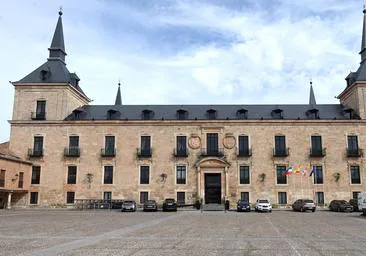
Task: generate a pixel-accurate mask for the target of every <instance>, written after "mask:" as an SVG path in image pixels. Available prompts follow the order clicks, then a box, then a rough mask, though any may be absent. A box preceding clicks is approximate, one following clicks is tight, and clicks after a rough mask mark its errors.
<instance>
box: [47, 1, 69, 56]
mask: <svg viewBox="0 0 366 256" xmlns="http://www.w3.org/2000/svg"><path fill="white" fill-rule="evenodd" d="M58 14H59V17H58V21H57V25H56V29H55V32H54V34H53V38H52V42H51V46H50V48H48V50H49V51H50V55H49V58H48V60H61V61H62V62H64V63H65V56H66V55H67V54H66V51H65V43H64V31H63V28H62V17H61V16H62V14H63V13H62V8H60V11H59V12H58Z"/></svg>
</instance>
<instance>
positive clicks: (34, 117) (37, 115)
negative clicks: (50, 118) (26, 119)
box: [31, 112, 46, 120]
mask: <svg viewBox="0 0 366 256" xmlns="http://www.w3.org/2000/svg"><path fill="white" fill-rule="evenodd" d="M31 117H32V120H46V112H41V113H37V112H31Z"/></svg>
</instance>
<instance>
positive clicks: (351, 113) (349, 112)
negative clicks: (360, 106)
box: [343, 108, 357, 119]
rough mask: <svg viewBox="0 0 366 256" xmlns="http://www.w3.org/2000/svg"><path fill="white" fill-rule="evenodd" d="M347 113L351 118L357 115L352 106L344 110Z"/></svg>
mask: <svg viewBox="0 0 366 256" xmlns="http://www.w3.org/2000/svg"><path fill="white" fill-rule="evenodd" d="M343 111H344V113H345V114H347V115H348V117H349V119H356V118H357V115H356V113H355V111H354V110H353V109H352V108H346V109H344V110H343Z"/></svg>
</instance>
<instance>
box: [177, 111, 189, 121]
mask: <svg viewBox="0 0 366 256" xmlns="http://www.w3.org/2000/svg"><path fill="white" fill-rule="evenodd" d="M187 118H188V111H187V110H185V109H178V110H177V119H179V120H185V119H187Z"/></svg>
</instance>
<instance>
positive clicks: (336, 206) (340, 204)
mask: <svg viewBox="0 0 366 256" xmlns="http://www.w3.org/2000/svg"><path fill="white" fill-rule="evenodd" d="M329 210H331V211H335V212H353V206H352V205H351V204H350V203H348V202H347V201H346V200H333V201H331V202H330V204H329Z"/></svg>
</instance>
